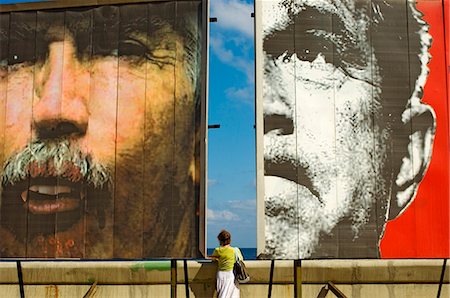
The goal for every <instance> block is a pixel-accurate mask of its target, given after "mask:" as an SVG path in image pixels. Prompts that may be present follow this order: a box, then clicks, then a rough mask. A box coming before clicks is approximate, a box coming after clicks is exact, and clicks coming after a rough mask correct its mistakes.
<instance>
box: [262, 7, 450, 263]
mask: <svg viewBox="0 0 450 298" xmlns="http://www.w3.org/2000/svg"><path fill="white" fill-rule="evenodd" d="M255 4H256V7H255V17H256V20H255V21H256V30H255V36H256V84H257V88H256V89H257V90H256V91H257V185H258V187H257V196H258V206H257V212H258V225H257V226H258V239H257V241H258V244H257V246H258V253H259V254H260V256H261V257H263V258H274V259H304V258H448V257H449V256H450V248H449V243H450V239H449V238H450V237H449V226H450V220H449V210H450V209H449V115H448V113H449V107H448V105H449V90H450V89H449V86H448V85H447V84H448V79H447V76H448V69H450V63H449V61H448V60H446V52H445V48H447V51H448V49H449V39H448V32H449V30H450V28H449V19H448V1H447V0H444V1H433V0H419V1H410V0H388V1H381V0H380V1H379V0H345V1H331V2H330V1H321V0H288V1H285V0H257V1H256V3H255ZM444 28H445V29H444ZM444 32H447V36H444ZM448 57H449V55H448V53H447V59H448Z"/></svg>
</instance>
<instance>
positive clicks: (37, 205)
mask: <svg viewBox="0 0 450 298" xmlns="http://www.w3.org/2000/svg"><path fill="white" fill-rule="evenodd" d="M35 180H36V179H32V180H31V181H30V186H29V187H28V188H27V189H24V190H23V191H22V192H21V194H20V197H21V199H22V201H23V207H24V208H25V209H28V211H30V212H31V213H33V214H53V213H59V212H67V211H71V210H75V209H78V208H79V207H80V204H81V201H83V200H84V198H85V197H86V194H85V191H84V190H83V187H82V185H81V183H73V182H70V181H67V180H65V179H55V178H54V179H48V178H47V179H39V180H40V181H35ZM55 180H56V181H55Z"/></svg>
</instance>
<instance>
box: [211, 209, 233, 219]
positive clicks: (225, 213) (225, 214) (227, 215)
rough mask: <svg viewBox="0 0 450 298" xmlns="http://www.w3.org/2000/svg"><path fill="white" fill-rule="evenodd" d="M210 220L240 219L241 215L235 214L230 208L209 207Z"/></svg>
mask: <svg viewBox="0 0 450 298" xmlns="http://www.w3.org/2000/svg"><path fill="white" fill-rule="evenodd" d="M207 215H208V220H211V221H219V220H220V221H231V220H239V216H237V215H236V214H234V213H233V212H231V211H229V210H222V211H215V210H212V209H208V211H207Z"/></svg>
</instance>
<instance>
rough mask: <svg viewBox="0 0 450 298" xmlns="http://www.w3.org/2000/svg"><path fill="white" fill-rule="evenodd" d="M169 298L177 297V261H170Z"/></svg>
mask: <svg viewBox="0 0 450 298" xmlns="http://www.w3.org/2000/svg"><path fill="white" fill-rule="evenodd" d="M170 297H171V298H176V297H177V260H176V259H172V260H170Z"/></svg>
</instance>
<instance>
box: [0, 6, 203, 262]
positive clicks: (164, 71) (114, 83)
mask: <svg viewBox="0 0 450 298" xmlns="http://www.w3.org/2000/svg"><path fill="white" fill-rule="evenodd" d="M131 2H132V1H101V3H97V1H47V2H39V3H16V4H8V5H1V6H0V9H1V14H0V140H1V141H0V144H1V147H0V164H1V166H2V167H1V169H0V171H1V173H0V175H1V201H0V203H1V204H0V258H81V259H111V258H119V259H143V258H157V257H171V258H180V257H183V258H186V257H199V256H201V255H203V254H204V252H203V250H204V247H205V244H204V185H203V184H204V181H205V179H204V175H205V164H204V156H205V144H204V139H205V133H206V130H205V127H206V125H205V116H206V112H205V111H206V108H205V106H206V98H205V94H206V92H205V90H206V73H205V72H206V58H205V57H206V34H205V33H206V25H205V20H206V9H205V7H206V3H205V1H200V0H198V1H164V2H162V1H140V2H139V3H131ZM135 2H136V1H135Z"/></svg>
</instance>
